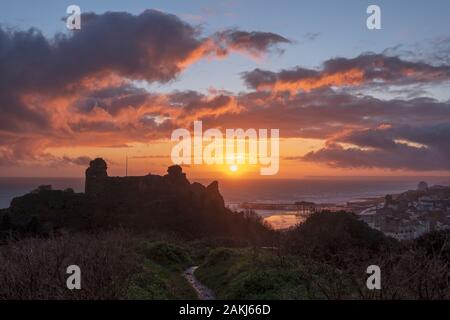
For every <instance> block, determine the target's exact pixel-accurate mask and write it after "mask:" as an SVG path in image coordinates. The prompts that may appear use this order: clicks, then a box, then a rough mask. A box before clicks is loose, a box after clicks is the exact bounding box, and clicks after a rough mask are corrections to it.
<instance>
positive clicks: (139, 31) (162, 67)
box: [0, 10, 288, 163]
mask: <svg viewBox="0 0 450 320" xmlns="http://www.w3.org/2000/svg"><path fill="white" fill-rule="evenodd" d="M286 42H288V41H287V40H286V39H285V38H283V37H281V36H279V35H276V34H273V33H264V32H244V31H240V30H236V29H233V30H225V31H222V32H220V33H215V34H212V35H210V36H204V35H202V34H201V30H200V29H199V28H197V27H194V26H192V25H190V24H188V23H186V22H184V21H182V20H181V19H179V18H178V17H177V16H175V15H171V14H166V13H163V12H160V11H156V10H146V11H144V12H142V13H141V14H138V15H133V14H130V13H126V12H106V13H104V14H95V13H86V14H83V15H82V29H81V30H79V31H75V32H71V33H69V34H57V35H56V36H54V37H53V38H46V37H45V36H44V35H43V34H42V33H41V32H40V31H39V30H37V29H29V30H26V31H20V30H12V29H5V28H2V27H1V26H0V113H1V117H0V128H1V130H2V133H1V135H0V140H4V139H7V140H8V144H5V145H2V146H1V149H0V162H1V163H11V162H13V161H21V160H25V159H27V160H33V159H34V160H36V159H43V158H46V157H44V153H45V148H46V147H49V146H58V145H64V143H66V144H70V142H73V143H75V142H74V141H76V140H77V139H78V143H81V144H84V145H85V144H88V145H91V144H95V143H97V144H101V145H104V144H105V141H104V140H102V141H100V140H96V139H95V138H93V139H88V138H84V137H82V138H80V135H81V134H85V133H86V134H88V133H91V134H101V135H102V139H111V138H112V137H111V135H112V134H115V133H118V132H121V133H122V134H123V136H124V138H125V139H126V138H130V137H133V139H135V138H134V137H139V138H138V139H144V137H145V138H148V137H149V136H153V135H154V134H155V133H154V132H150V133H148V134H146V135H143V134H142V131H143V128H145V129H146V130H155V131H157V130H162V129H164V128H166V127H169V124H161V123H159V122H158V121H159V119H156V120H155V119H154V118H151V117H150V118H148V117H147V116H146V115H148V114H157V113H160V114H164V113H166V112H164V111H162V110H161V106H168V108H169V111H170V107H171V106H170V104H168V103H167V101H166V100H167V98H165V97H163V95H152V94H149V93H148V92H146V91H145V90H142V89H139V88H136V87H135V86H134V85H133V80H143V81H145V82H148V83H152V82H159V83H165V82H168V81H171V80H173V79H175V78H176V77H177V76H178V75H179V74H180V72H182V71H183V70H184V69H185V68H187V67H188V66H189V65H190V64H192V63H195V62H196V61H198V60H199V59H202V58H205V57H208V58H215V57H223V56H224V55H227V54H228V53H230V52H240V53H247V54H250V55H253V56H257V55H262V54H264V53H265V52H268V51H270V50H271V49H273V48H274V47H276V46H277V45H278V44H280V43H286ZM155 99H156V100H155ZM158 99H159V100H158ZM197 99H198V101H197V102H200V106H195V105H194V104H193V103H192V104H191V105H189V103H187V105H186V106H185V109H186V110H189V109H196V110H195V112H193V111H191V114H192V115H195V114H197V113H198V114H200V113H201V114H203V115H205V114H212V113H214V108H215V107H217V108H218V109H220V110H222V111H219V113H220V112H226V110H228V109H227V108H229V107H224V105H230V101H229V100H230V99H229V98H227V97H226V96H225V95H223V96H222V97H217V98H214V99H212V100H211V101H209V100H208V101H207V99H205V98H204V97H197ZM158 104H160V105H161V106H158ZM154 109H155V110H154ZM130 110H131V111H130ZM178 113H179V112H178ZM181 113H183V112H182V111H181ZM186 113H187V111H186ZM178 115H179V114H174V116H178ZM181 116H183V114H181ZM146 117H147V118H146ZM64 139H66V142H64ZM113 140H114V139H113ZM117 140H119V141H117ZM120 140H121V139H115V140H114V141H107V143H114V144H119V145H120V144H124V143H126V142H127V141H120ZM20 149H27V152H21V151H20Z"/></svg>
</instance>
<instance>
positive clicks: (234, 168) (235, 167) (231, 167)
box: [230, 164, 238, 172]
mask: <svg viewBox="0 0 450 320" xmlns="http://www.w3.org/2000/svg"><path fill="white" fill-rule="evenodd" d="M230 171H231V172H236V171H238V167H237V165H235V164H233V165H231V166H230Z"/></svg>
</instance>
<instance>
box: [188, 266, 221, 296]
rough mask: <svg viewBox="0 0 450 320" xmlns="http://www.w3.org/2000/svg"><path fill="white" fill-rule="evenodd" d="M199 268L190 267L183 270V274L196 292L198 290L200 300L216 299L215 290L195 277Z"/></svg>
mask: <svg viewBox="0 0 450 320" xmlns="http://www.w3.org/2000/svg"><path fill="white" fill-rule="evenodd" d="M197 268H198V266H194V267H190V268H188V269H186V270H185V271H184V272H183V276H184V277H185V278H186V280H187V281H188V282H189V284H190V285H191V286H192V288H194V290H195V292H197V296H198V298H199V299H200V300H214V299H216V297H215V295H214V292H212V290H211V289H209V288H208V287H206V286H205V285H204V284H203V283H201V282H200V281H198V279H197V278H196V277H195V275H194V272H195V270H196V269H197Z"/></svg>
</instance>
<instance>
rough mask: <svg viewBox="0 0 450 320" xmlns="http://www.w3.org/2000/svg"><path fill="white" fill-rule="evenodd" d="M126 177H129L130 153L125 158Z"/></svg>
mask: <svg viewBox="0 0 450 320" xmlns="http://www.w3.org/2000/svg"><path fill="white" fill-rule="evenodd" d="M125 177H128V154H127V155H126V158H125Z"/></svg>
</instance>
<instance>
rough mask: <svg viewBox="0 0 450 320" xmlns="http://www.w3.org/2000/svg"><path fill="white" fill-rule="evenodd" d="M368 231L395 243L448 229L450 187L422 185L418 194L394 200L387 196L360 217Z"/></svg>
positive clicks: (405, 193) (406, 194)
mask: <svg viewBox="0 0 450 320" xmlns="http://www.w3.org/2000/svg"><path fill="white" fill-rule="evenodd" d="M359 215H360V219H361V220H363V221H365V222H366V223H367V224H368V225H369V226H370V227H372V228H374V229H377V230H379V231H381V232H383V233H384V234H385V235H387V236H390V237H393V238H395V239H397V240H412V239H415V238H418V237H420V236H421V235H423V234H425V233H428V232H430V231H433V230H441V229H450V186H432V187H428V184H427V183H426V182H424V181H422V182H420V183H419V184H418V187H417V190H409V191H407V192H404V193H402V194H400V195H398V196H396V197H393V196H390V195H387V196H386V197H385V200H384V202H383V203H378V204H377V205H374V206H372V207H370V208H367V209H365V210H363V211H362V212H360V213H359Z"/></svg>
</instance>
